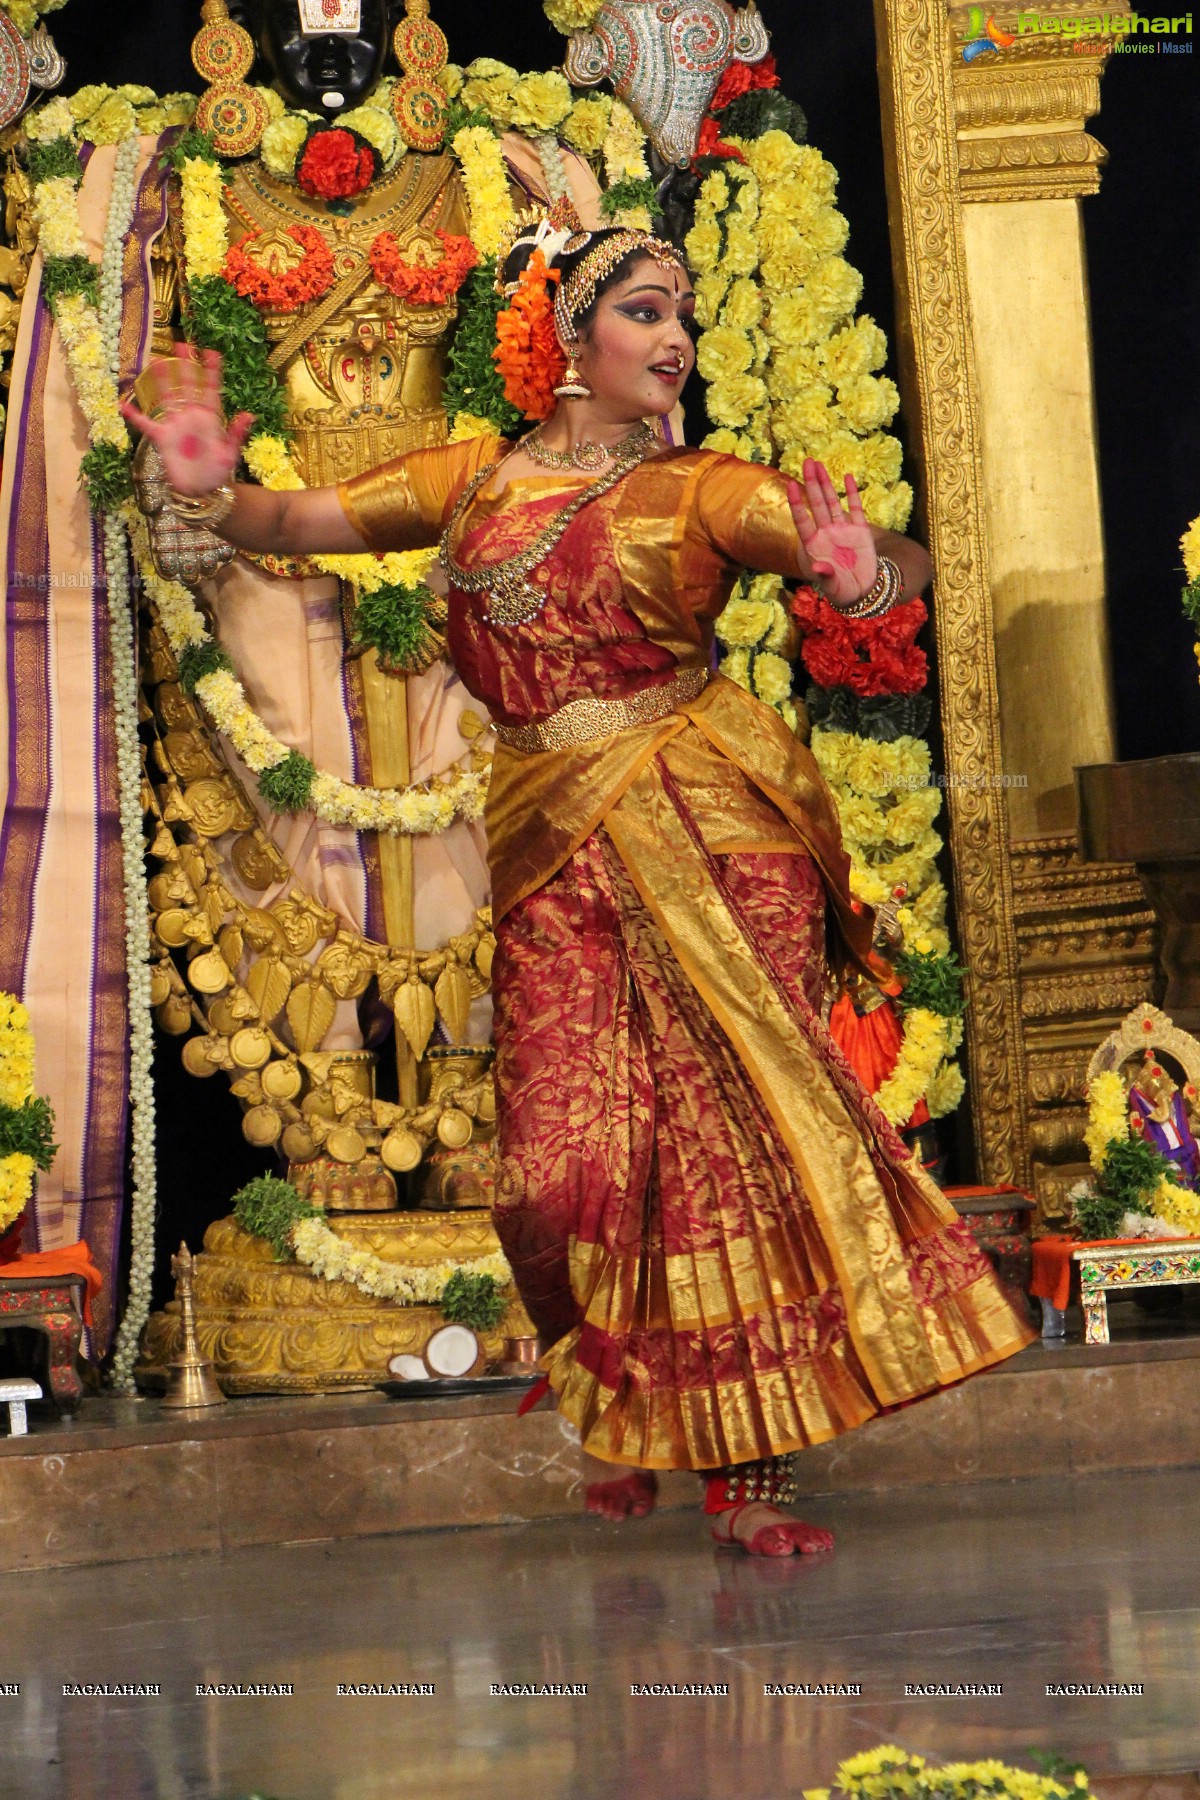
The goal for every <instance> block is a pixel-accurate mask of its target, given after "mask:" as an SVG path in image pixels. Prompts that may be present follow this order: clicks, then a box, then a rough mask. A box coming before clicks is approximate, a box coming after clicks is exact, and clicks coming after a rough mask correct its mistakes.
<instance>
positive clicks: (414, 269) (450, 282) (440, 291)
mask: <svg viewBox="0 0 1200 1800" xmlns="http://www.w3.org/2000/svg"><path fill="white" fill-rule="evenodd" d="M437 235H438V237H439V238H440V239H441V245H442V254H441V256H440V258H439V259H438V261H437V262H435V263H417V262H405V260H404V258H403V257H402V256H401V254H400V246H399V244H398V243H397V242H396V240H395V238H394V237H393V236H392V234H391V232H390V231H381V232H380V233H379V236H378V237H377V238H376V239H375V240H374V242H373V243H372V245H371V248H370V250H369V252H368V255H369V257H370V261H371V273H372V274H373V275H374V277H375V279H376V281H377V282H378V283H379V285H380V287H385V288H387V290H388V292H389V293H390V294H395V295H397V296H398V298H399V299H401V300H411V301H412V302H413V303H414V305H416V306H441V305H442V304H443V302H444V301H446V300H449V299H450V297H451V295H452V294H457V292H458V290H459V288H460V287H461V286H462V284H463V282H464V281H465V280H466V279H467V276H468V275H469V274H470V272H471V270H472V269H473V268H474V267H475V265H476V263H477V262H478V261H479V253H478V251H477V250H476V248H475V246H474V244H473V243H472V242H471V240H470V238H469V237H454V236H452V234H451V233H450V232H448V231H443V230H442V228H441V226H440V225H439V226H438V228H437Z"/></svg>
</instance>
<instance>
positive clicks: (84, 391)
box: [43, 183, 129, 450]
mask: <svg viewBox="0 0 1200 1800" xmlns="http://www.w3.org/2000/svg"><path fill="white" fill-rule="evenodd" d="M44 185H45V184H44V183H43V186H44ZM54 322H55V325H56V326H57V327H58V335H59V338H60V339H61V341H62V345H63V348H64V350H65V351H66V353H67V362H68V364H69V366H70V370H71V377H72V380H73V381H74V383H75V392H76V394H77V395H78V397H79V404H80V407H81V409H82V411H83V415H84V417H85V419H86V420H87V424H88V434H89V436H90V437H91V440H92V443H93V444H115V445H116V446H117V448H118V449H120V450H124V449H126V448H127V447H128V444H129V431H128V428H127V426H126V424H125V421H124V419H123V418H122V417H121V413H120V409H119V407H118V404H117V389H116V383H115V382H114V381H113V378H112V375H111V373H110V371H109V367H108V357H107V355H106V353H105V349H104V336H103V333H102V332H101V329H100V317H99V314H98V313H97V311H96V308H95V306H94V305H93V304H92V302H91V301H90V300H88V299H86V298H85V296H84V295H83V294H60V295H59V297H58V299H57V300H56V301H55V303H54Z"/></svg>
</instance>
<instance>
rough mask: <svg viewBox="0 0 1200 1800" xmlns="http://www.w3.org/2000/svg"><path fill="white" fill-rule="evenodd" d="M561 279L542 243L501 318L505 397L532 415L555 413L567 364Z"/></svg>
mask: <svg viewBox="0 0 1200 1800" xmlns="http://www.w3.org/2000/svg"><path fill="white" fill-rule="evenodd" d="M558 279H559V272H558V270H557V269H551V268H548V267H547V266H546V255H545V251H544V250H543V249H542V248H541V246H540V245H539V246H538V248H537V249H535V250H534V252H533V254H532V255H531V256H530V258H529V261H528V262H527V263H526V265H525V267H524V268H523V269H522V271H521V274H520V277H519V279H518V280H517V281H516V282H515V283H513V284H512V287H513V293H512V297H511V298H510V300H509V303H508V305H507V307H506V308H505V310H504V311H503V312H502V313H500V314H499V315H498V317H497V319H496V348H495V350H494V351H493V353H492V354H493V356H494V357H495V361H496V367H497V369H498V370H499V371H500V375H501V377H502V379H503V382H504V397H505V399H506V400H507V401H508V402H509V404H510V405H511V406H515V407H517V408H519V410H520V411H521V412H523V413H524V414H525V416H526V418H529V419H548V418H549V417H550V414H551V413H552V412H553V411H554V390H555V388H556V387H557V385H558V383H559V382H560V381H561V380H562V378H563V373H564V370H565V368H566V357H565V356H564V354H563V349H562V345H561V344H560V343H559V341H558V333H557V331H556V330H555V328H554V303H553V301H552V300H551V298H550V289H551V288H552V287H554V286H556V285H557V283H558Z"/></svg>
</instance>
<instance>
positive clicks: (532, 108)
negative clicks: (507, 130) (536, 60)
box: [512, 69, 571, 135]
mask: <svg viewBox="0 0 1200 1800" xmlns="http://www.w3.org/2000/svg"><path fill="white" fill-rule="evenodd" d="M570 111H571V89H570V86H569V85H568V82H567V78H566V76H565V75H564V74H562V72H561V71H560V70H558V69H547V70H545V71H544V72H543V73H541V74H537V73H533V72H531V73H530V74H528V75H522V76H521V77H520V78H519V80H517V81H516V82H515V83H514V84H513V90H512V122H513V124H514V125H515V126H516V128H517V130H518V131H525V132H529V133H532V134H534V135H541V134H542V133H543V132H547V131H553V130H555V128H556V127H557V126H559V125H561V124H562V122H563V120H564V119H565V118H566V117H567V114H568V113H569V112H570Z"/></svg>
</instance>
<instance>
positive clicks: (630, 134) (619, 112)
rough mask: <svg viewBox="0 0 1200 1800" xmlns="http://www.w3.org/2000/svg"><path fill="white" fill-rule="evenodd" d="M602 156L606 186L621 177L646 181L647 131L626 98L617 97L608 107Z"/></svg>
mask: <svg viewBox="0 0 1200 1800" xmlns="http://www.w3.org/2000/svg"><path fill="white" fill-rule="evenodd" d="M603 156H604V180H605V185H606V186H607V187H615V186H616V184H617V182H618V181H644V180H645V179H646V177H647V176H648V175H649V173H650V165H649V163H648V162H647V161H646V134H645V132H644V131H643V130H642V128H641V126H640V125H639V124H638V122H637V120H636V119H635V118H634V116H633V114H632V113H631V112H630V110H629V108H628V107H627V106H626V104H625V102H624V101H623V100H614V101H613V102H612V105H611V107H610V109H609V115H608V130H607V131H606V132H605V134H604V144H603Z"/></svg>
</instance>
